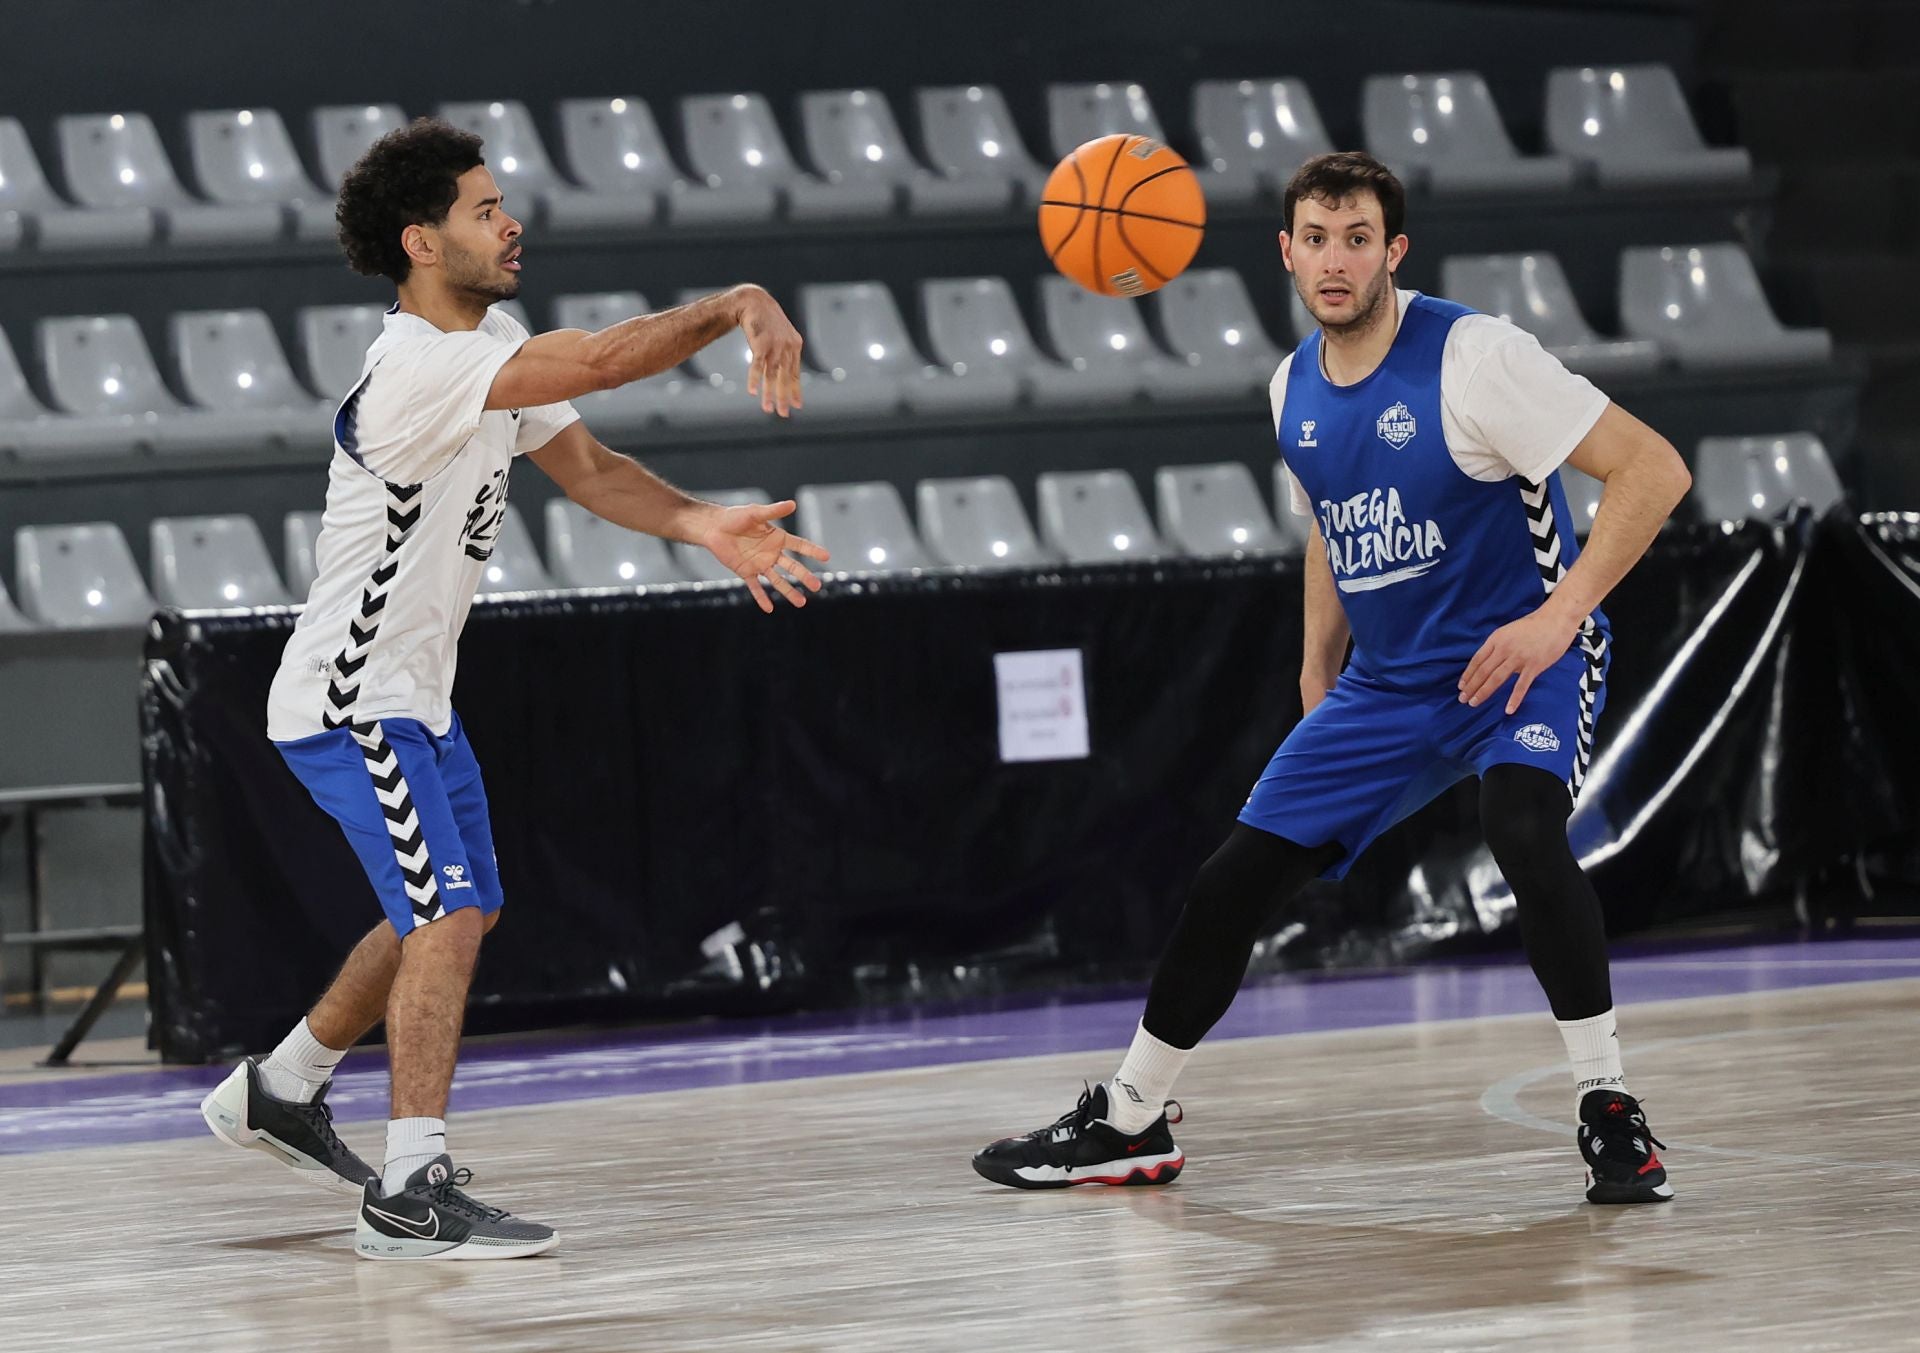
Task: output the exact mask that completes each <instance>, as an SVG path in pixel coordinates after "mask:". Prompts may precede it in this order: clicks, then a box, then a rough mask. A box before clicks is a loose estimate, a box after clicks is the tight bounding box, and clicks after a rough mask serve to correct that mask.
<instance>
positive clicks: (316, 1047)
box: [260, 1019, 347, 1104]
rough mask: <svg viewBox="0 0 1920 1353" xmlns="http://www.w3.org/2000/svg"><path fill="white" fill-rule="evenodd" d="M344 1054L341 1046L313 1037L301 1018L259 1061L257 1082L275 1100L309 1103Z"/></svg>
mask: <svg viewBox="0 0 1920 1353" xmlns="http://www.w3.org/2000/svg"><path fill="white" fill-rule="evenodd" d="M346 1055H347V1050H346V1049H345V1048H330V1047H328V1046H327V1045H326V1044H325V1043H322V1042H321V1041H320V1040H319V1039H317V1038H315V1037H314V1036H313V1030H312V1029H310V1028H308V1027H307V1021H306V1020H305V1019H302V1020H301V1021H300V1022H299V1023H298V1024H296V1025H294V1026H293V1030H292V1032H290V1033H289V1034H288V1035H287V1036H286V1037H285V1038H283V1039H281V1040H280V1046H279V1047H277V1048H275V1049H274V1050H273V1051H272V1052H270V1053H268V1054H267V1060H266V1061H264V1062H262V1063H260V1083H261V1084H262V1085H264V1086H265V1087H266V1090H267V1093H268V1094H270V1095H272V1096H273V1097H274V1098H275V1099H289V1100H292V1101H293V1102H294V1103H296V1104H311V1103H312V1102H313V1097H314V1096H315V1095H317V1094H319V1093H320V1091H321V1090H322V1089H324V1088H325V1087H326V1084H327V1082H328V1081H330V1080H332V1079H333V1069H334V1068H335V1067H337V1066H339V1065H340V1059H341V1058H342V1057H345V1056H346Z"/></svg>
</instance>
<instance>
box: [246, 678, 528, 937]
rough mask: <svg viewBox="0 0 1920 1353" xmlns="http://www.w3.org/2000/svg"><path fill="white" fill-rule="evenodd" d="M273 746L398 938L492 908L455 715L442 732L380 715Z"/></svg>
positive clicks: (478, 797) (494, 881)
mask: <svg viewBox="0 0 1920 1353" xmlns="http://www.w3.org/2000/svg"><path fill="white" fill-rule="evenodd" d="M274 746H276V747H278V748H279V750H280V755H281V757H282V758H284V759H285V761H286V763H287V765H288V766H289V767H291V768H292V770H293V773H294V774H295V775H296V776H297V777H299V780H300V783H301V784H303V785H305V786H306V787H307V792H308V793H310V794H312V795H313V801H314V802H315V803H317V804H319V805H320V806H321V807H322V808H324V809H325V810H326V811H327V812H328V814H330V815H331V816H332V818H333V820H334V821H336V822H338V823H339V824H340V828H341V830H342V831H344V832H346V834H347V840H348V841H349V842H350V843H351V844H352V846H353V850H354V853H355V854H356V855H358V856H359V857H360V865H361V867H362V868H363V869H365V870H366V871H367V878H368V880H369V881H370V882H371V883H372V884H373V890H374V892H375V893H376V894H377V895H378V896H379V898H380V906H381V908H382V909H383V910H384V911H385V912H386V913H387V919H388V920H389V921H391V922H392V923H393V928H394V929H395V930H396V931H398V932H399V933H400V935H401V936H402V937H403V938H404V937H405V936H406V935H407V934H408V932H410V931H411V930H413V929H414V928H415V927H416V926H421V925H425V924H426V923H427V922H429V921H436V920H438V919H439V918H440V917H441V916H443V915H445V914H446V913H447V912H449V911H452V910H454V909H455V908H457V907H478V908H480V910H481V912H482V913H483V914H491V913H492V912H495V911H497V910H499V908H500V903H501V901H502V900H503V899H502V898H501V895H500V870H499V867H498V865H496V864H495V862H494V856H493V826H492V824H491V822H490V821H489V820H488V818H487V791H486V787H485V786H484V785H483V784H482V783H481V781H480V763H479V762H477V761H475V760H474V758H473V748H472V747H470V746H468V745H467V735H466V730H465V729H463V728H462V727H461V726H460V716H459V715H457V714H456V715H454V717H453V723H452V725H451V726H450V727H449V728H448V729H447V732H446V734H445V735H444V736H437V735H435V734H434V733H433V732H432V731H430V730H429V729H428V728H427V726H426V725H425V724H423V723H421V722H419V721H418V720H417V719H381V720H379V721H377V722H374V723H357V724H354V725H353V726H352V727H350V728H334V729H329V730H328V731H326V732H324V733H316V734H314V735H313V736H312V737H306V738H299V739H296V740H295V741H292V742H277V743H275V744H274Z"/></svg>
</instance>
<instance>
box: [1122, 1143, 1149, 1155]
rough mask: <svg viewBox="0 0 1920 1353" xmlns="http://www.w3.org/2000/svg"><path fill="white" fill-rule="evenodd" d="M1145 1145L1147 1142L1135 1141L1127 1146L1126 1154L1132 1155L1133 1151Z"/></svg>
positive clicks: (1141, 1148)
mask: <svg viewBox="0 0 1920 1353" xmlns="http://www.w3.org/2000/svg"><path fill="white" fill-rule="evenodd" d="M1146 1145H1147V1144H1146V1143H1145V1142H1135V1143H1134V1144H1133V1145H1132V1146H1129V1147H1128V1148H1127V1154H1128V1155H1132V1154H1133V1153H1134V1152H1135V1151H1141V1150H1144V1149H1145V1148H1146Z"/></svg>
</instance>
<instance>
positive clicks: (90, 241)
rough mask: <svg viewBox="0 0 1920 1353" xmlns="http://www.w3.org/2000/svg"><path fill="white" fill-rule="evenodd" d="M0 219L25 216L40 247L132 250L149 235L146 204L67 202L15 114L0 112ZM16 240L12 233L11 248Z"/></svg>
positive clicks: (150, 227) (149, 217) (150, 216)
mask: <svg viewBox="0 0 1920 1353" xmlns="http://www.w3.org/2000/svg"><path fill="white" fill-rule="evenodd" d="M0 220H14V221H16V222H18V221H24V222H26V223H28V224H30V226H31V231H30V234H31V237H32V240H33V243H34V244H35V245H36V246H37V247H39V248H41V249H48V250H53V249H111V248H119V249H137V248H139V247H140V246H142V245H145V244H147V243H148V242H150V241H151V240H152V239H153V232H154V223H153V213H152V212H151V211H149V210H147V209H146V208H145V207H100V208H94V207H78V208H76V207H72V206H69V205H68V204H67V203H66V202H65V201H63V200H62V199H61V198H60V197H59V196H58V195H57V194H56V193H55V192H54V191H53V187H52V185H50V184H49V183H48V182H47V175H46V172H45V171H44V170H42V169H41V167H40V159H39V157H38V156H36V155H35V154H34V153H33V143H32V142H30V141H29V140H27V133H26V129H25V128H24V127H22V126H21V125H20V120H19V119H18V118H11V117H0ZM19 243H20V239H19V237H18V236H17V235H15V236H14V237H13V244H11V245H8V246H7V247H9V248H12V247H14V246H15V245H18V244H19Z"/></svg>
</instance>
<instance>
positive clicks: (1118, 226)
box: [1101, 164, 1205, 286]
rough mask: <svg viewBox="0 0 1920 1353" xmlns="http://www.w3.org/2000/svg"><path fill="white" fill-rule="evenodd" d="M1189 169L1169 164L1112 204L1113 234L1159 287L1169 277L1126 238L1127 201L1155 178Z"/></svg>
mask: <svg viewBox="0 0 1920 1353" xmlns="http://www.w3.org/2000/svg"><path fill="white" fill-rule="evenodd" d="M1191 168H1192V166H1191V165H1185V164H1170V165H1168V166H1167V167H1166V168H1165V169H1156V170H1154V171H1153V172H1152V173H1151V174H1149V175H1147V176H1146V177H1145V178H1143V179H1141V180H1140V181H1139V182H1138V183H1136V184H1134V185H1133V186H1132V187H1131V188H1129V189H1127V191H1126V192H1124V193H1122V194H1121V195H1120V200H1119V201H1118V202H1117V203H1115V204H1114V212H1115V220H1114V223H1113V228H1114V230H1115V232H1116V233H1118V234H1119V236H1120V240H1121V243H1123V244H1125V245H1126V246H1127V252H1128V253H1130V254H1132V255H1133V261H1134V262H1135V263H1138V264H1139V265H1140V266H1141V267H1143V268H1145V269H1146V270H1147V271H1148V272H1150V273H1152V274H1153V275H1154V276H1155V277H1157V278H1159V279H1160V285H1161V286H1165V285H1166V284H1167V283H1168V282H1170V281H1172V280H1173V279H1172V278H1171V277H1167V276H1165V275H1163V274H1162V273H1161V271H1160V270H1159V269H1158V268H1156V267H1154V266H1153V265H1152V264H1151V263H1149V262H1147V256H1146V255H1145V254H1143V253H1141V252H1140V251H1139V250H1138V249H1136V248H1135V247H1134V244H1133V241H1132V240H1131V239H1130V238H1128V236H1127V217H1128V216H1130V215H1133V213H1132V212H1129V211H1128V210H1127V199H1128V198H1130V197H1132V196H1133V195H1134V194H1135V193H1137V192H1139V191H1140V190H1141V189H1142V188H1144V187H1146V186H1147V185H1148V184H1149V183H1152V182H1153V181H1154V180H1155V179H1157V178H1165V177H1166V176H1167V175H1168V174H1176V173H1178V172H1179V171H1180V170H1182V169H1191ZM1101 196H1102V197H1104V196H1105V194H1104V193H1103V194H1101ZM1192 229H1195V230H1203V229H1205V227H1204V226H1193V227H1192Z"/></svg>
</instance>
